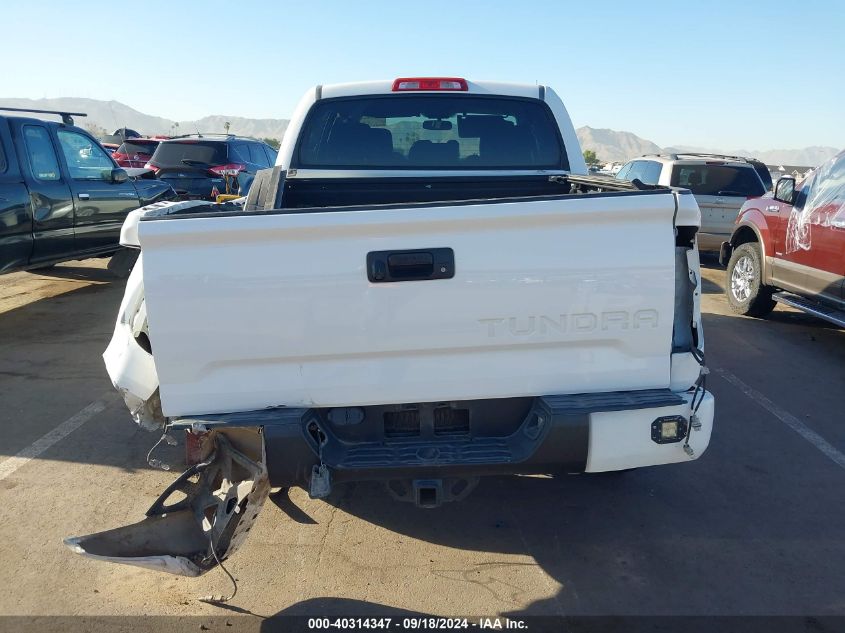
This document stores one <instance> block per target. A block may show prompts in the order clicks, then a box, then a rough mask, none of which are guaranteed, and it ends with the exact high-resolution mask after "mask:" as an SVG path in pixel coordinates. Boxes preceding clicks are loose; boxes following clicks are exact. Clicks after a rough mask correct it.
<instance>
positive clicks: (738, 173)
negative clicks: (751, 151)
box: [670, 164, 766, 198]
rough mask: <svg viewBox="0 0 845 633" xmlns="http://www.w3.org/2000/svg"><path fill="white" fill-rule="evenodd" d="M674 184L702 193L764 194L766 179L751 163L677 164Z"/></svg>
mask: <svg viewBox="0 0 845 633" xmlns="http://www.w3.org/2000/svg"><path fill="white" fill-rule="evenodd" d="M670 184H671V185H672V186H673V187H683V188H685V189H689V190H690V191H692V192H693V194H696V195H700V196H744V197H746V198H747V197H752V196H762V195H763V194H764V193H766V190H765V188H764V187H763V183H762V182H761V181H760V177H759V176H758V175H757V172H756V171H754V168H753V167H751V166H750V165H705V164H702V165H676V166H675V167H674V169H673V170H672V181H671V183H670Z"/></svg>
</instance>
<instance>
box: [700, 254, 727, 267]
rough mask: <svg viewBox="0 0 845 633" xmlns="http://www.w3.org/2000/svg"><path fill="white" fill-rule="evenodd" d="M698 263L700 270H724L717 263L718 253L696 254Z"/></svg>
mask: <svg viewBox="0 0 845 633" xmlns="http://www.w3.org/2000/svg"><path fill="white" fill-rule="evenodd" d="M698 261H699V265H700V266H701V267H702V268H709V269H711V270H725V267H724V266H722V265H721V264H720V263H719V254H718V253H710V252H705V253H699V254H698Z"/></svg>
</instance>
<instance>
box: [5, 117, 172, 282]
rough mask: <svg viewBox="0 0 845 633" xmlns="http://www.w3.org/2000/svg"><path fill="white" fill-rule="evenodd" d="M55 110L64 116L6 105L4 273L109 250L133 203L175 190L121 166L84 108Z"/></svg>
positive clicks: (163, 196) (150, 200)
mask: <svg viewBox="0 0 845 633" xmlns="http://www.w3.org/2000/svg"><path fill="white" fill-rule="evenodd" d="M3 110H6V111H9V110H12V108H0V111H3ZM51 114H59V115H61V116H62V120H63V122H61V123H59V122H57V121H44V120H41V119H37V118H29V117H24V116H5V115H3V114H2V112H0V273H7V272H11V271H14V270H25V269H28V268H29V269H33V268H46V267H49V266H52V265H53V264H57V263H59V262H63V261H68V260H71V259H83V258H86V257H97V256H105V255H109V254H111V253H113V252H115V251H116V250H117V249H118V248H119V244H118V239H119V237H120V227H121V225H122V224H123V220H124V219H125V218H126V215H127V214H128V213H129V212H130V211H132V210H133V209H137V208H138V207H142V206H145V205H148V204H152V203H153V202H158V201H160V200H169V199H173V198H175V196H176V193H175V192H174V191H173V188H172V187H171V186H170V185H168V184H167V183H164V182H161V181H159V180H155V179H154V178H153V179H149V178H145V177H144V176H143V175H142V172H143V170H135V172H138V173H137V175H136V174H134V173H133V170H129V171H128V172H127V170H124V169H121V168H120V167H118V166H117V164H116V163H115V162H114V160H113V159H112V158H111V156H109V155H108V153H107V152H106V151H105V150H104V149H103V148H102V146H101V145H100V143H99V142H98V141H97V140H96V139H95V138H94V137H92V136H91V135H90V134H88V133H87V132H86V131H85V130H82V129H80V128H77V127H75V126H74V125H73V119H72V118H71V114H74V115H76V116H79V113H61V112H51ZM82 116H84V115H82ZM150 175H152V174H150Z"/></svg>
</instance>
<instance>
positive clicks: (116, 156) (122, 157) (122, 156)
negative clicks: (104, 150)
mask: <svg viewBox="0 0 845 633" xmlns="http://www.w3.org/2000/svg"><path fill="white" fill-rule="evenodd" d="M111 157H112V158H114V159H115V160H129V154H121V153H120V152H114V153H113V154H112V155H111Z"/></svg>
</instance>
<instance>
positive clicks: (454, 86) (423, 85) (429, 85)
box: [393, 77, 469, 92]
mask: <svg viewBox="0 0 845 633" xmlns="http://www.w3.org/2000/svg"><path fill="white" fill-rule="evenodd" d="M406 90H463V91H467V90H469V86H467V80H466V79H461V78H459V77H401V78H399V79H397V80H396V81H394V82H393V92H403V91H406Z"/></svg>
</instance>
